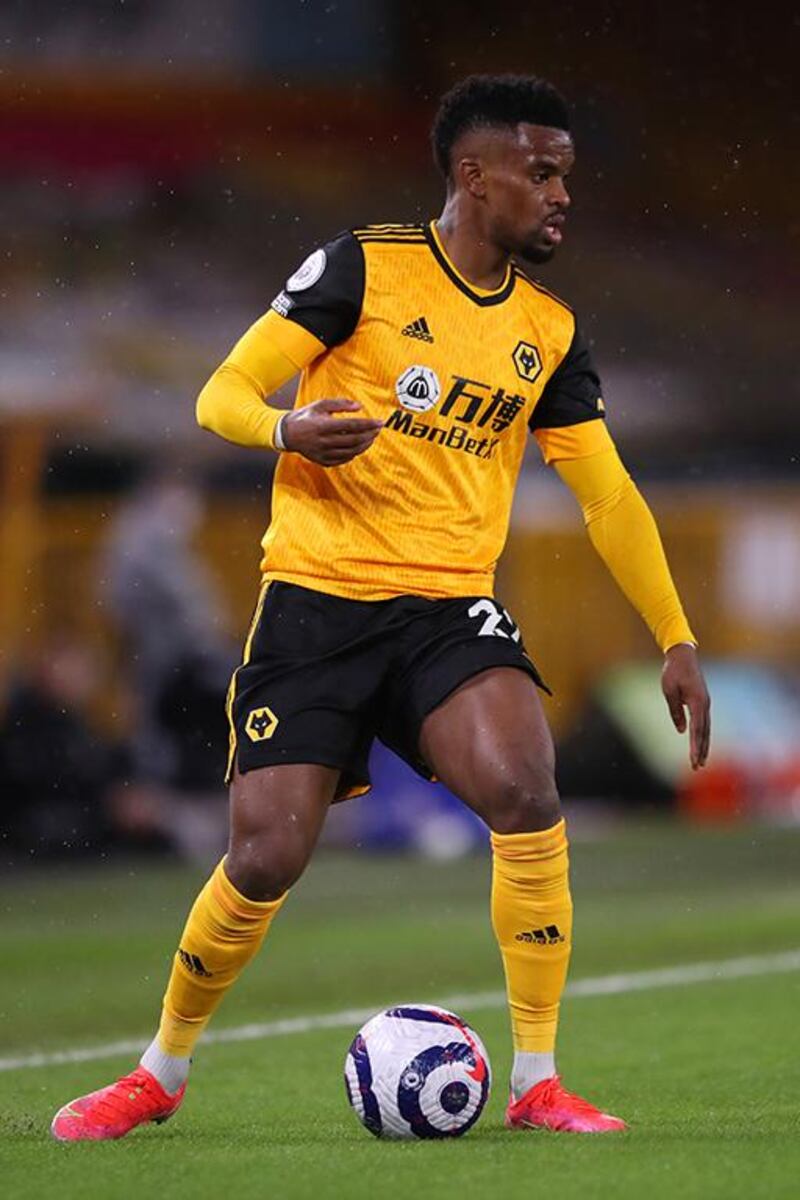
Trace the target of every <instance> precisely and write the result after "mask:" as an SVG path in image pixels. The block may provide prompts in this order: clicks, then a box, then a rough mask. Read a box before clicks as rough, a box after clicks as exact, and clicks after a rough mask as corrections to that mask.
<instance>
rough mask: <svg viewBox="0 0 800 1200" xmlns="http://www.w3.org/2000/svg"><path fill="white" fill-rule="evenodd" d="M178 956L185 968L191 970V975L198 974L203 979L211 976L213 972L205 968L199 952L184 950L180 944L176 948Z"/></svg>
mask: <svg viewBox="0 0 800 1200" xmlns="http://www.w3.org/2000/svg"><path fill="white" fill-rule="evenodd" d="M178 958H179V959H180V960H181V962H182V963H183V965H184V966H185V967H186V970H187V971H191V973H192V975H200V976H202V977H203V978H204V979H210V978H211V976H212V974H213V972H212V971H207V970H206V968H205V967H204V965H203V960H202V959H201V957H200V955H199V954H190V953H189V951H188V950H184V949H183V947H182V946H181V947H180V948H179V950H178Z"/></svg>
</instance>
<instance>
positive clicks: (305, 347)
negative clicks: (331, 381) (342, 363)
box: [196, 312, 325, 449]
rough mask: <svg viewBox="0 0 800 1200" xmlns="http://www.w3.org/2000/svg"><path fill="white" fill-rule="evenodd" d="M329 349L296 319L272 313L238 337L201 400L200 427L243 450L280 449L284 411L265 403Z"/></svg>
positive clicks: (203, 391)
mask: <svg viewBox="0 0 800 1200" xmlns="http://www.w3.org/2000/svg"><path fill="white" fill-rule="evenodd" d="M324 351H325V345H324V344H323V343H322V342H321V341H319V339H318V338H315V337H314V335H313V334H311V333H308V332H307V330H305V329H303V328H302V327H301V326H300V325H297V324H296V323H295V322H293V321H289V320H287V319H286V318H285V317H280V316H278V314H277V313H276V312H268V313H267V314H266V315H265V316H263V317H260V318H259V319H258V320H257V321H256V322H255V324H254V325H251V326H250V328H249V329H248V330H247V332H246V333H245V334H244V335H243V336H242V337H241V338H240V339H239V341H238V342H237V343H236V345H235V346H234V347H233V349H232V350H231V352H230V354H229V355H228V357H227V358H226V359H225V361H224V362H223V363H221V364H220V366H218V367H217V369H216V371H215V372H214V374H213V375H212V376H211V378H210V379H209V381H208V383H207V384H206V385H205V387H204V388H203V390H202V391H201V392H200V395H199V396H198V397H197V407H196V415H197V423H198V425H201V426H202V427H203V429H209V430H210V431H211V432H212V433H216V434H217V435H218V436H219V437H223V438H225V439H226V440H227V441H229V442H235V443H236V444H237V445H239V446H262V447H268V448H270V449H275V440H274V439H275V429H276V427H277V424H278V421H279V420H280V419H281V417H282V416H283V414H284V412H285V410H284V409H280V408H273V407H272V406H271V405H269V404H265V403H264V400H265V398H266V397H267V396H271V395H272V393H273V392H276V391H277V390H278V388H279V387H281V386H282V385H283V384H284V383H288V381H289V380H290V379H291V378H292V377H293V376H294V375H296V374H297V373H298V371H302V369H303V368H304V367H306V366H308V364H309V363H310V362H312V361H313V360H314V359H315V358H316V357H317V356H318V355H320V354H322V353H324Z"/></svg>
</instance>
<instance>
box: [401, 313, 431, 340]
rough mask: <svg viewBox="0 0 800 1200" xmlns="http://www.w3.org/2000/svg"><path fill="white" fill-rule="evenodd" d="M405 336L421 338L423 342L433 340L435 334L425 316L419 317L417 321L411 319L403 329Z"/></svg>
mask: <svg viewBox="0 0 800 1200" xmlns="http://www.w3.org/2000/svg"><path fill="white" fill-rule="evenodd" d="M401 333H402V334H403V337H413V338H419V340H420V341H421V342H432V341H433V334H432V333H431V331H430V329H429V328H428V322H427V321H426V320H425V318H424V317H417V319H416V321H410V322H409V324H408V325H406V327H405V329H403V330H401Z"/></svg>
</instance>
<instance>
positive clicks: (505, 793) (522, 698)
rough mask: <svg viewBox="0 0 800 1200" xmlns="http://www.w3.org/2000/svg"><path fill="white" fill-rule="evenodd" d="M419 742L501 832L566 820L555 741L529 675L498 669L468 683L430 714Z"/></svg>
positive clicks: (445, 777)
mask: <svg viewBox="0 0 800 1200" xmlns="http://www.w3.org/2000/svg"><path fill="white" fill-rule="evenodd" d="M419 744H420V751H421V753H422V755H423V757H424V759H425V761H426V762H427V763H428V764H429V765H430V767H431V768H432V770H433V771H434V772H435V774H436V776H437V778H438V779H440V780H441V781H442V783H444V784H445V786H446V787H448V788H449V789H450V791H452V792H453V793H454V794H455V795H456V796H458V797H459V798H460V799H461V800H463V801H464V803H466V804H468V805H469V807H470V808H472V809H474V811H475V812H477V813H478V814H479V816H481V817H483V819H484V820H485V821H486V823H487V824H488V825H489V826H490V827H491V828H492V829H494V830H496V831H497V832H499V833H517V832H525V831H526V830H535V829H547V828H549V827H550V826H551V825H553V824H555V822H556V821H557V820H558V819H559V816H560V811H559V804H558V794H557V791H556V787H555V750H554V747H553V738H552V735H551V733H550V728H549V726H548V723H547V719H546V717H545V714H544V710H543V708H542V702H541V700H540V699H539V693H538V690H537V687H536V684H535V683H534V681H533V680H532V679H531V677H530V676H529V675H528V674H527V673H526V672H524V671H521V670H519V669H517V668H515V667H494V668H490V669H488V670H485V671H481V672H480V673H479V674H476V675H473V676H472V677H471V678H469V679H467V680H466V681H465V682H464V683H463V684H461V685H460V687H458V688H457V689H456V690H455V691H454V692H452V693H451V694H450V695H449V696H448V697H447V698H446V699H445V700H444V701H443V702H442V703H441V704H440V705H438V706H437V707H436V708H435V709H433V711H432V712H430V713H429V714H428V715H427V717H426V718H425V720H424V721H423V723H422V727H421V729H420V737H419Z"/></svg>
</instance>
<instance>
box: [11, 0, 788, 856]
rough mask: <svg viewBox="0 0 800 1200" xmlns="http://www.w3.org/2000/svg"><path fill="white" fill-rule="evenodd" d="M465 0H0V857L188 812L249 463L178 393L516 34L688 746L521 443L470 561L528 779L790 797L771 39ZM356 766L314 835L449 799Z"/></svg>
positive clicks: (397, 171) (401, 817)
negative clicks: (354, 797)
mask: <svg viewBox="0 0 800 1200" xmlns="http://www.w3.org/2000/svg"><path fill="white" fill-rule="evenodd" d="M679 7H680V6H679ZM487 11H489V9H488V6H487V5H485V4H480V3H460V4H457V5H456V4H448V3H440V4H436V5H432V6H429V7H428V8H426V7H425V6H422V5H415V4H406V3H399V2H394V0H382V2H375V3H366V2H362V0H338V2H337V3H335V4H323V3H303V2H302V0H270V2H264V3H257V2H255V0H232V2H231V3H230V4H228V5H226V6H225V7H224V11H223V10H221V9H220V8H219V6H218V5H215V4H212V3H210V2H207V0H195V2H194V3H191V4H189V3H188V0H126V2H125V3H96V2H93V0H75V2H74V3H71V4H68V5H66V4H63V3H43V2H41V0H38V2H36V3H32V4H31V3H9V4H5V5H3V6H2V10H1V11H0V41H1V42H2V47H3V50H2V54H3V71H2V75H0V94H2V100H3V103H2V116H1V117H0V161H1V162H2V169H3V173H4V229H5V233H6V238H5V243H6V250H5V254H4V261H3V285H2V305H3V321H2V328H1V329H0V366H1V368H2V369H1V370H0V430H2V475H1V476H0V478H1V479H2V497H3V503H2V511H1V512H0V555H1V556H2V557H1V559H0V569H1V570H2V578H3V581H4V582H3V588H2V595H1V596H0V654H1V657H0V690H1V694H2V710H1V711H2V717H0V722H2V728H3V751H2V754H0V787H2V792H3V808H2V824H3V839H4V840H3V843H2V845H3V851H2V855H3V858H8V856H9V854H10V853H11V852H13V854H14V856H15V857H19V856H20V854H21V855H22V856H23V857H25V856H29V855H33V856H41V855H45V856H47V855H52V854H63V855H65V856H67V857H74V856H77V855H79V854H80V853H81V851H82V850H86V849H94V850H95V851H97V850H98V849H101V848H104V847H105V848H107V847H108V846H110V845H118V844H120V843H122V844H133V845H137V846H138V847H139V848H145V847H150V848H153V849H155V848H157V847H161V848H165V847H166V848H172V849H176V850H177V851H178V852H179V853H188V854H190V855H191V854H199V855H200V856H201V857H203V856H206V857H207V856H208V855H210V854H211V853H212V850H213V849H214V847H215V845H216V844H217V843H218V841H219V838H220V836H221V829H222V818H223V815H224V814H223V801H222V797H221V793H220V789H219V786H218V777H219V769H220V762H221V760H222V755H223V753H224V739H225V730H224V724H223V720H222V715H221V709H220V705H219V697H220V695H221V694H222V691H223V688H224V683H225V679H226V677H227V674H228V671H229V669H230V666H231V664H232V663H233V662H234V661H235V657H236V654H237V649H238V643H239V640H240V638H241V636H242V631H243V630H244V629H245V627H246V624H247V619H248V614H249V611H250V608H251V605H252V603H253V597H254V594H255V588H256V570H257V557H258V540H259V537H260V534H261V531H262V529H263V527H264V526H265V524H266V522H267V520H268V516H269V491H270V477H271V471H272V468H273V462H272V461H271V460H270V458H269V456H264V455H255V454H253V453H252V452H249V451H245V450H241V449H237V448H233V447H229V446H227V445H225V444H223V443H222V442H220V441H218V440H215V439H214V438H213V437H211V436H210V435H208V434H205V433H203V432H202V431H200V430H199V429H198V428H197V427H196V426H195V424H194V420H193V402H194V397H195V395H196V393H197V391H198V389H199V387H200V386H201V385H202V383H203V382H204V380H205V379H206V377H207V376H208V374H209V373H210V371H211V370H212V368H213V367H214V366H215V364H216V363H217V362H218V361H219V360H220V359H221V358H222V357H223V356H224V354H225V353H226V352H227V350H228V348H229V347H230V345H231V344H232V342H233V341H234V340H235V338H236V337H237V336H238V334H239V333H240V332H241V331H242V330H243V329H244V328H246V326H247V325H248V324H249V323H250V322H251V321H252V320H253V319H254V318H255V317H256V316H257V315H259V314H260V313H261V312H262V311H264V310H265V308H266V307H267V306H268V304H269V302H270V299H271V298H272V296H273V294H274V293H275V292H276V290H277V289H278V288H279V287H280V285H281V282H282V280H283V279H284V278H285V276H286V274H287V272H288V271H289V270H290V269H291V268H292V266H293V265H294V264H296V263H297V262H298V261H299V260H300V259H301V258H302V257H303V256H304V254H305V253H306V252H308V250H309V249H310V248H312V247H313V246H314V245H315V244H316V243H317V242H318V241H319V240H320V239H324V238H326V237H328V236H330V235H331V234H332V233H333V232H335V231H336V230H338V229H340V228H343V227H347V226H348V225H352V224H354V223H359V222H364V221H368V220H386V219H390V220H415V219H420V218H424V217H427V216H430V215H432V214H435V213H436V211H437V206H438V205H439V203H440V199H441V186H440V182H439V179H438V178H437V175H436V173H435V170H434V168H433V166H432V164H431V159H430V154H429V151H428V145H427V128H428V124H429V121H430V117H431V113H432V110H433V108H434V105H435V101H436V98H437V96H438V95H439V94H441V92H442V91H443V90H444V89H445V88H446V86H447V85H448V84H449V83H450V82H452V81H453V80H454V79H456V78H458V77H460V76H461V75H463V74H465V73H467V72H469V71H470V70H473V69H480V70H494V69H519V70H534V71H540V72H541V73H545V74H548V75H550V76H552V78H553V79H554V80H555V81H556V82H557V83H558V84H559V85H560V86H561V87H562V88H563V89H564V90H565V92H566V93H567V94H568V96H569V98H570V100H571V102H572V104H573V105H574V113H575V117H574V121H575V135H576V139H577V144H578V153H579V162H578V169H577V171H576V173H575V176H574V181H573V182H574V189H573V190H574V201H575V203H574V209H573V213H572V216H571V219H570V236H569V238H568V240H567V243H566V245H565V247H564V249H563V250H562V251H561V253H560V255H559V256H558V258H557V261H556V262H555V263H554V264H553V265H552V266H551V267H549V268H547V269H546V272H545V277H546V283H547V284H548V286H550V287H551V288H553V289H554V290H556V291H557V292H560V293H561V294H562V295H564V296H566V297H567V298H568V299H569V301H570V302H571V303H572V304H573V305H574V307H575V308H576V309H577V311H578V312H579V314H580V315H581V317H582V320H583V322H584V324H585V326H586V328H587V330H588V332H589V334H590V335H591V338H592V340H593V343H594V346H595V353H596V357H597V360H598V362H599V365H600V368H601V371H602V375H603V377H604V382H605V392H606V396H607V402H608V408H609V414H610V424H611V426H612V429H613V432H614V434H615V436H616V438H617V440H618V442H619V444H620V446H621V448H622V451H623V455H624V457H625V459H626V461H627V463H628V465H629V466H630V468H631V469H632V470H633V472H634V473H635V475H636V477H637V478H638V479H639V481H640V483H641V485H642V487H643V489H644V490H645V492H646V494H647V496H648V498H649V500H650V502H651V503H652V505H653V508H654V509H655V511H656V513H657V515H658V518H659V520H660V523H661V527H662V530H663V533H664V537H665V541H666V543H667V547H668V552H669V555H670V558H671V561H672V564H673V568H674V572H675V574H676V577H677V580H678V583H679V586H680V589H681V592H682V594H683V596H684V598H685V602H686V605H687V608H688V611H689V613H690V617H691V620H692V621H693V622H694V625H695V628H696V631H697V634H698V636H699V638H700V641H701V645H702V651H703V656H704V660H705V662H706V663H707V664H708V667H709V673H710V678H711V683H712V686H713V691H714V702H715V742H714V753H713V756H712V763H711V766H710V767H709V769H708V770H707V771H705V772H703V773H702V774H701V775H699V776H697V777H695V778H692V777H690V775H689V774H687V772H686V770H685V759H686V754H685V750H684V747H683V746H682V744H681V743H680V741H679V740H678V739H677V738H676V737H675V736H674V734H672V733H671V732H670V729H669V726H668V723H667V718H666V715H665V714H664V713H662V712H661V701H660V698H659V696H658V691H657V688H655V687H653V686H652V683H653V680H654V678H655V676H656V674H657V669H658V663H657V661H656V656H655V655H654V653H653V650H652V646H651V643H650V639H649V635H648V633H647V631H646V630H645V629H644V627H643V626H642V624H641V622H640V621H639V619H638V617H637V616H636V615H635V614H634V613H633V612H632V611H630V610H629V608H628V607H627V606H626V603H625V601H624V600H623V599H622V597H621V596H620V595H619V594H618V593H617V592H616V589H615V587H614V585H613V584H612V583H611V581H610V579H608V578H607V577H606V576H605V573H604V569H603V568H602V566H601V564H600V563H599V561H596V560H595V557H594V556H593V553H592V551H591V549H590V547H589V546H588V543H587V541H586V538H585V536H584V533H583V530H582V527H581V524H580V520H579V518H578V514H577V510H576V509H575V507H574V505H573V502H572V500H571V498H570V497H569V496H568V495H567V494H566V493H564V492H563V491H562V490H561V488H560V486H559V484H558V482H557V481H556V480H555V479H554V478H552V477H550V473H548V472H546V471H545V469H544V468H543V467H542V466H541V464H540V462H539V460H538V456H537V452H536V449H535V447H534V446H532V447H531V452H530V456H529V458H528V461H527V462H526V465H525V470H524V474H523V477H522V480H521V486H520V490H519V496H518V503H517V505H516V509H515V517H514V525H513V529H512V532H511V537H510V541H509V545H508V550H507V553H506V555H505V559H504V561H503V565H502V570H501V575H500V594H501V596H502V598H503V600H504V601H505V602H506V604H507V605H508V606H509V608H510V609H511V610H512V611H513V612H514V613H515V614H516V616H517V618H518V620H519V621H520V623H521V625H522V627H523V629H524V633H525V636H526V641H527V643H528V645H529V647H530V649H531V651H532V653H533V655H534V658H535V659H536V661H537V662H538V663H539V664H540V666H541V669H542V671H543V673H544V675H545V678H546V679H548V680H549V681H550V684H551V686H552V687H553V689H554V691H555V699H554V701H553V702H552V704H550V705H549V714H550V717H551V720H552V723H553V726H554V728H555V730H556V733H557V735H558V737H559V740H560V742H561V746H562V754H561V782H562V787H563V790H564V792H565V795H567V796H568V797H583V798H588V799H591V800H593V801H594V802H595V804H594V808H593V809H592V811H594V812H595V813H599V812H600V806H599V803H598V802H602V804H603V805H604V806H605V808H606V810H607V809H608V806H609V805H611V806H616V805H618V804H619V803H629V804H635V805H638V806H641V805H648V804H653V803H655V804H659V805H661V806H666V807H670V806H671V807H677V808H679V809H683V810H685V811H686V812H689V813H691V814H693V815H698V816H702V815H706V816H708V815H711V816H725V817H733V816H738V815H746V814H751V815H757V816H766V817H768V818H770V819H777V820H785V821H793V820H796V818H797V814H798V813H799V812H800V751H799V750H798V746H800V739H798V736H797V735H798V731H799V730H800V701H798V686H797V681H798V676H797V668H798V659H799V658H800V491H798V486H797V479H798V436H797V431H798V425H797V411H798V410H797V401H798V388H797V378H798V377H797V371H796V365H795V362H794V355H795V343H796V316H797V312H796V307H793V305H792V303H791V302H792V299H793V298H794V295H795V289H794V287H793V285H794V284H796V278H797V265H798V264H797V258H796V255H795V250H796V234H797V216H796V207H795V202H794V196H795V193H794V192H793V189H792V188H791V187H790V186H788V171H789V170H790V169H791V170H795V171H796V166H795V164H794V163H792V164H787V163H786V161H785V146H784V143H783V140H782V136H781V124H782V122H788V123H791V120H792V115H791V114H792V110H791V101H790V86H791V84H790V80H791V76H792V72H791V69H790V66H791V61H792V60H791V54H792V53H793V51H792V49H791V46H792V43H791V38H789V37H787V38H786V39H781V38H776V37H775V36H774V29H769V30H767V29H765V28H764V26H763V24H762V23H760V22H759V21H758V20H755V19H750V18H748V17H746V16H745V15H743V14H742V13H730V12H726V13H725V14H724V15H722V13H721V12H720V8H719V6H718V5H714V4H704V3H695V4H689V5H686V6H685V7H684V10H683V13H682V15H680V14H677V15H676V10H675V8H674V6H665V5H656V6H653V7H652V11H651V9H650V8H649V9H648V11H647V13H646V14H645V11H644V9H643V8H640V6H627V8H626V6H622V9H621V10H619V11H618V12H617V13H616V15H608V16H603V15H602V14H598V10H597V9H596V7H594V6H591V5H587V4H580V3H571V4H566V5H561V6H559V8H558V12H557V13H556V12H551V11H550V10H549V9H545V8H544V7H543V6H540V5H534V6H530V7H529V8H526V9H525V10H524V11H523V10H520V11H518V12H517V13H516V14H515V15H513V16H510V15H509V16H505V17H504V18H503V19H502V20H500V19H499V18H498V19H497V20H493V19H491V18H489V17H487V15H486V14H487ZM609 14H610V10H609ZM787 32H791V30H790V29H787ZM794 118H795V120H796V111H795V112H794ZM285 400H286V402H287V403H288V402H289V401H290V395H287V396H286V398H285ZM376 776H377V778H378V781H379V785H380V786H379V788H378V792H379V795H378V796H377V797H373V798H372V800H370V801H369V802H367V803H365V804H362V805H360V806H358V807H357V808H356V807H354V808H351V810H349V811H347V812H345V811H344V810H342V812H341V813H337V814H336V816H335V817H334V819H333V820H332V822H331V829H330V831H329V836H331V837H335V838H338V839H339V840H345V841H347V840H367V841H372V842H375V843H381V844H392V845H402V844H406V843H407V842H409V841H412V842H413V841H414V840H415V839H416V841H418V842H420V841H421V842H422V843H424V845H425V847H426V848H428V849H432V850H434V851H436V850H437V849H438V850H440V851H441V852H446V851H447V849H448V848H450V849H452V850H456V849H458V848H462V847H463V846H465V845H469V843H470V842H471V840H472V839H473V838H474V837H475V836H477V832H476V826H475V825H474V824H473V823H472V822H470V821H469V820H468V819H466V818H462V817H461V816H460V815H459V813H458V812H457V811H456V810H455V809H453V808H452V806H450V804H449V802H448V798H447V797H446V796H444V795H441V794H438V793H435V792H432V791H431V790H430V789H429V788H427V787H425V786H423V785H421V784H418V783H417V782H416V781H415V780H414V779H412V778H411V777H410V776H409V775H408V774H407V773H406V772H404V771H401V770H400V769H399V768H398V767H397V766H396V764H395V763H394V762H393V760H390V759H389V758H388V757H387V756H386V755H382V754H381V753H380V752H378V754H377V762H376ZM376 801H378V802H377V803H376ZM443 815H444V817H445V820H444V823H442V820H441V818H442V817H443ZM428 818H430V821H432V822H433V824H431V823H430V821H429V820H428Z"/></svg>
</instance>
